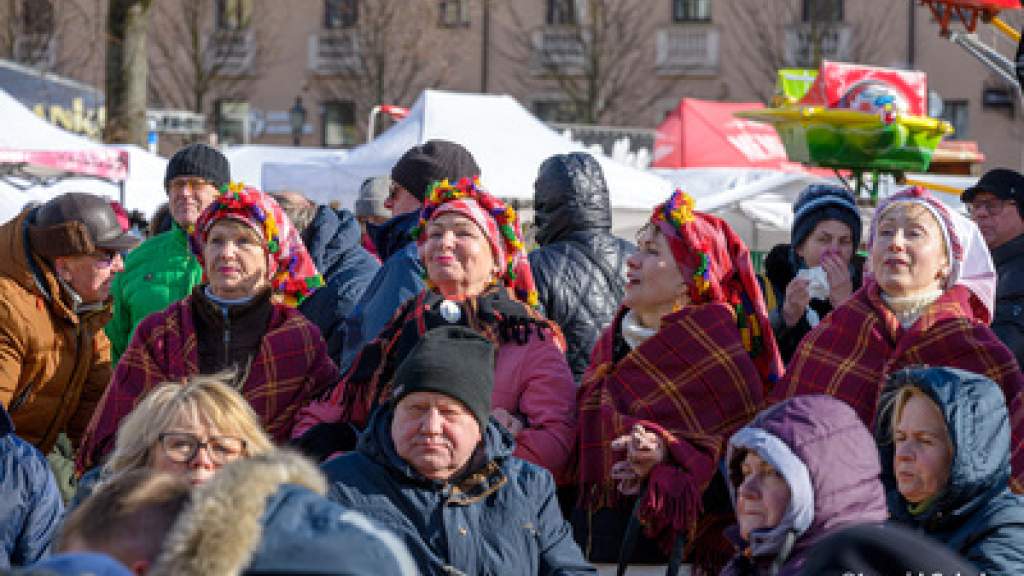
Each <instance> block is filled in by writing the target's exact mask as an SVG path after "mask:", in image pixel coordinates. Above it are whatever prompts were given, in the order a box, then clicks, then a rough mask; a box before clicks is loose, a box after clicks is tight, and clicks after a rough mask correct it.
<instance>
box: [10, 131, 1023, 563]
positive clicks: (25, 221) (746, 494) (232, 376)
mask: <svg viewBox="0 0 1024 576" xmlns="http://www.w3.org/2000/svg"><path fill="white" fill-rule="evenodd" d="M164 186H165V189H166V191H167V194H168V208H167V215H166V216H165V217H160V218H154V221H153V224H152V225H151V226H150V229H151V234H150V236H149V237H148V238H147V239H145V240H144V241H142V242H141V244H140V241H141V240H142V239H141V238H140V237H139V235H138V234H136V233H134V232H132V231H131V230H129V222H128V220H127V219H126V218H125V217H124V214H123V211H120V210H119V208H118V207H117V206H115V205H113V204H112V203H110V202H109V201H107V200H106V199H103V198H100V197H98V196H93V195H90V194H85V193H68V194H64V195H61V196H58V197H56V198H54V199H52V200H50V201H49V202H47V203H45V204H42V205H36V206H29V207H26V208H25V210H24V211H23V212H22V213H21V214H20V215H19V216H18V217H16V218H15V219H13V220H11V221H10V222H7V223H5V224H3V225H0V244H2V245H3V246H5V247H6V250H7V257H6V258H4V259H3V260H2V261H0V511H2V514H0V552H2V553H0V571H8V570H12V571H14V573H16V574H110V575H116V574H154V575H171V574H174V575H178V574H186V575H193V574H194V575H208V574H250V575H257V574H367V573H377V574H402V575H405V574H524V575H525V574H551V575H572V574H598V573H602V574H603V573H612V572H611V571H613V570H615V569H616V568H617V569H618V570H623V569H626V568H629V569H631V570H646V572H643V573H658V574H661V573H665V574H677V573H680V571H681V570H682V567H683V566H684V565H686V566H688V569H689V570H690V573H691V574H727V575H730V576H768V575H780V574H781V575H797V574H815V575H817V574H845V573H863V574H904V573H909V572H913V573H918V572H920V573H925V572H927V573H933V572H936V571H938V572H940V573H943V574H946V573H948V574H953V573H959V574H982V573H984V574H988V575H990V576H991V575H1001V574H1008V575H1009V574H1020V573H1024V506H1022V505H1024V501H1022V500H1021V498H1022V496H1019V495H1018V494H1017V493H1018V492H1021V491H1022V490H1024V373H1022V372H1021V367H1020V366H1021V364H1020V362H1021V360H1022V359H1024V288H1022V286H1024V176H1022V175H1021V174H1019V173H1016V172H1014V171H1011V170H1006V169H996V170H992V171H990V172H989V173H987V174H985V175H984V176H983V177H982V178H981V179H980V180H979V182H978V183H977V184H976V185H975V186H974V187H972V188H970V189H968V190H966V191H965V192H964V193H963V196H962V197H961V199H962V201H963V203H964V205H965V206H966V208H967V210H966V215H964V214H961V213H959V212H958V211H956V210H954V209H952V208H950V207H949V206H948V205H946V204H944V203H943V202H941V201H940V200H939V199H937V198H936V197H934V196H933V195H931V194H930V193H929V192H927V191H925V190H923V189H921V188H913V187H909V188H905V189H902V190H900V191H898V192H896V193H895V194H892V195H891V196H889V197H887V198H886V199H885V200H884V201H883V202H881V203H880V204H879V205H878V206H877V207H876V208H874V210H873V213H872V216H871V218H870V221H869V225H868V226H867V227H866V229H865V223H866V222H867V221H868V219H867V218H864V219H863V220H862V208H861V207H860V206H859V205H858V201H857V199H856V198H855V197H854V196H853V195H852V194H851V193H850V192H849V191H848V190H846V189H845V188H842V187H839V186H833V185H826V184H816V185H813V186H810V187H809V188H807V189H806V190H805V191H804V192H803V193H802V194H801V195H800V197H799V198H798V199H797V201H796V202H795V203H794V206H793V213H794V214H793V227H792V233H791V239H790V240H791V241H790V242H789V243H787V244H783V245H779V246H776V247H775V248H774V249H773V250H771V252H770V253H769V254H768V255H767V257H766V258H765V269H764V272H763V274H759V273H758V271H757V270H756V269H755V267H754V265H753V262H752V259H751V255H750V252H749V250H748V248H747V246H746V245H745V244H744V242H743V241H742V239H741V238H740V237H739V236H738V235H737V234H736V233H735V232H734V231H733V230H732V228H731V227H730V225H729V224H728V223H727V222H725V221H724V220H722V219H720V218H718V217H716V216H713V215H710V214H705V213H702V212H700V211H698V210H696V207H695V203H694V200H693V198H692V197H690V196H689V195H688V194H686V192H685V191H682V190H677V191H675V192H673V193H672V195H671V196H670V197H669V198H667V199H665V200H664V201H663V202H662V203H659V205H657V206H656V207H654V208H653V210H652V213H651V216H650V218H649V220H648V221H647V223H646V224H645V225H644V226H643V227H642V228H641V229H640V231H639V232H638V234H637V236H636V243H635V245H634V244H633V243H630V242H627V241H625V240H622V239H620V238H617V237H615V236H614V235H612V233H611V224H612V211H611V206H610V198H609V192H608V187H607V184H606V183H605V180H604V176H603V174H602V172H601V168H600V165H599V164H598V163H597V162H596V161H595V159H594V158H593V157H591V156H589V155H588V154H585V153H572V154H566V155H558V156H554V157H552V158H549V159H547V160H546V161H545V162H544V163H543V164H542V165H541V167H540V170H539V172H538V175H537V178H536V182H535V197H534V203H533V208H534V221H533V223H532V224H533V231H534V234H533V238H532V239H529V238H527V237H525V236H524V234H523V223H521V222H520V219H519V215H518V213H517V212H516V210H515V209H514V207H513V206H511V205H509V204H507V203H506V202H504V201H502V200H501V199H499V198H496V197H495V196H493V195H492V194H490V193H489V192H488V190H487V182H486V178H485V177H481V174H480V169H479V167H478V165H477V163H476V161H475V159H474V158H473V156H472V154H470V152H469V151H468V150H466V149H465V148H464V147H463V146H461V145H460V144H458V143H455V142H449V141H443V140H431V141H428V142H426V143H424V144H422V145H417V146H415V147H413V148H412V149H410V150H408V151H407V152H406V153H405V154H404V155H403V156H402V157H401V158H400V159H399V160H398V161H397V163H396V164H395V166H394V167H393V169H392V171H391V174H390V177H376V178H371V179H368V180H367V181H366V182H364V183H363V185H362V187H361V190H360V197H359V200H358V201H357V202H356V204H355V213H352V212H349V211H348V210H343V209H336V208H333V207H331V206H324V205H317V204H316V203H314V202H312V201H310V200H309V199H307V198H306V197H304V196H303V195H301V194H299V193H297V192H288V191H286V192H280V193H275V194H268V193H265V192H263V191H261V190H258V189H256V188H253V187H251V186H247V185H245V184H242V183H235V182H232V180H231V171H230V166H229V163H228V161H227V160H226V159H225V158H224V156H223V155H222V154H221V153H220V152H218V151H217V150H215V149H213V148H210V147H208V146H205V145H202V144H192V145H189V146H186V147H185V148H183V149H181V150H179V151H178V152H177V153H176V154H175V155H174V156H173V157H172V158H171V159H170V161H169V162H168V165H167V173H166V178H165V181H164ZM160 230H162V231H160ZM534 244H535V245H534ZM531 247H532V248H533V249H532V250H531V249H530V248H531ZM862 247H863V250H862ZM650 570H654V571H655V572H650Z"/></svg>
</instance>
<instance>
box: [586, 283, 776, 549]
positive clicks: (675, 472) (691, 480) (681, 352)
mask: <svg viewBox="0 0 1024 576" xmlns="http://www.w3.org/2000/svg"><path fill="white" fill-rule="evenodd" d="M624 314H625V309H621V310H620V311H619V314H618V315H617V316H616V318H615V321H614V322H613V323H612V325H611V326H610V327H609V328H608V329H606V330H605V332H604V334H603V335H602V337H601V340H600V341H599V342H598V344H597V346H596V347H595V349H594V353H593V356H592V359H591V364H590V369H589V370H588V371H587V374H586V375H585V376H584V378H583V383H582V385H581V387H580V391H579V394H578V396H577V397H578V399H579V411H580V413H579V426H578V430H579V439H580V440H579V481H580V487H581V492H580V498H581V503H582V504H583V505H584V506H586V507H587V508H589V509H597V508H601V507H607V506H614V505H616V503H617V502H618V499H619V498H622V496H621V495H619V493H618V490H617V489H616V482H615V481H614V480H612V479H611V467H612V464H613V463H614V462H615V461H616V460H620V459H622V458H623V454H622V453H616V452H613V451H612V450H611V448H610V445H611V442H612V440H613V439H615V438H617V437H618V436H621V435H622V434H626V433H628V432H629V431H630V430H631V429H632V427H633V425H634V424H642V425H643V426H644V427H647V428H651V429H654V430H658V431H659V432H660V433H661V435H662V437H663V438H665V439H666V440H667V443H668V450H669V453H670V454H671V457H672V463H671V465H669V464H667V463H666V464H660V465H657V466H655V468H654V469H653V470H652V471H651V475H650V477H649V478H648V489H647V491H646V494H645V495H644V496H643V498H644V502H643V503H642V505H641V509H640V518H641V520H642V521H643V523H644V525H645V526H646V529H647V534H648V536H650V537H652V538H654V537H659V536H665V534H664V533H665V531H666V529H668V530H669V532H668V534H667V536H668V538H667V540H668V541H671V536H672V535H674V534H675V533H677V532H679V531H682V530H685V531H687V534H688V536H689V542H690V543H691V546H693V545H696V542H695V536H696V533H697V532H698V531H699V530H698V526H697V520H698V518H701V512H702V510H701V498H702V495H703V493H704V491H705V489H706V488H707V487H708V485H709V484H710V482H711V480H712V479H713V478H714V476H715V473H716V471H717V469H718V462H719V460H720V459H721V457H722V455H723V454H724V452H725V448H726V442H727V440H728V439H729V437H730V436H731V435H732V433H733V432H735V431H736V430H738V429H739V428H740V427H741V426H743V425H744V424H746V423H747V422H749V421H750V419H751V418H753V417H754V415H755V414H756V413H757V411H758V410H759V409H760V408H761V407H762V405H763V400H764V389H765V386H764V383H763V382H762V380H761V377H760V375H759V373H758V370H757V367H756V366H755V365H754V362H753V361H752V360H751V358H750V355H749V354H748V353H747V351H746V350H745V349H744V347H743V342H742V341H741V339H740V334H739V330H738V329H737V328H736V317H735V316H734V312H733V309H732V307H730V306H728V305H726V304H719V303H711V304H703V305H691V306H685V307H683V309H682V310H681V311H679V312H675V313H672V314H670V315H668V316H665V317H664V318H663V319H662V325H661V329H660V330H658V332H657V333H655V334H654V335H653V336H651V337H650V338H649V339H647V340H646V341H644V342H643V344H641V345H640V346H639V347H637V348H636V349H634V350H631V351H629V352H628V353H626V355H625V356H624V357H622V358H621V359H620V360H618V361H617V362H616V361H615V359H614V356H615V355H614V354H613V348H614V347H615V344H614V342H615V338H616V335H617V334H618V333H619V330H620V325H621V322H622V316H623V315H624ZM712 536H714V537H716V538H717V537H718V536H720V534H714V535H712ZM660 539H661V540H662V541H665V540H666V538H660Z"/></svg>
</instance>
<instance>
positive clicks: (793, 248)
mask: <svg viewBox="0 0 1024 576" xmlns="http://www.w3.org/2000/svg"><path fill="white" fill-rule="evenodd" d="M861 228H862V225H861V219H860V211H859V210H858V209H857V202H856V201H855V200H854V198H853V195H852V194H850V192H849V191H847V190H846V189H845V188H840V187H838V186H828V185H821V184H814V185H812V186H809V187H808V188H807V189H806V190H804V191H803V192H802V193H801V194H800V197H799V198H797V201H796V203H795V204H793V229H792V234H791V237H790V238H791V243H790V244H779V245H778V246H775V247H774V248H772V249H771V251H770V252H768V255H767V256H766V257H765V260H764V267H765V276H766V277H767V278H768V282H769V284H770V286H769V287H766V288H765V296H766V297H767V298H768V302H769V308H770V309H771V310H770V315H769V317H770V318H771V321H772V330H774V331H775V339H776V341H777V342H778V344H779V352H780V353H781V354H782V360H783V361H784V362H789V360H790V358H792V357H793V353H794V352H795V351H796V347H797V345H798V344H799V343H800V340H802V339H803V337H804V336H805V335H806V334H807V333H808V332H810V331H811V328H814V327H815V326H817V325H818V323H819V322H821V319H822V318H824V317H825V316H826V315H828V313H829V312H831V311H832V309H833V308H835V307H836V306H838V305H840V304H842V303H843V302H845V301H846V299H847V298H849V297H850V296H851V295H852V294H853V293H854V292H855V291H856V290H857V289H858V288H860V285H861V277H862V269H863V266H864V258H863V257H861V256H858V255H856V254H855V252H856V251H857V247H858V246H859V245H860V235H861Z"/></svg>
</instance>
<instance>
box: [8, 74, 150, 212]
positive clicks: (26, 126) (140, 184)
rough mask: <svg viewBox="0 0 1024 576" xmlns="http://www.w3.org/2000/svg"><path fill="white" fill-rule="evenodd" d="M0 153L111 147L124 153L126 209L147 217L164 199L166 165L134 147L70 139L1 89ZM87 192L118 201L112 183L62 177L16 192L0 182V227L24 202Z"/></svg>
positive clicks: (106, 149) (72, 135) (107, 148)
mask: <svg viewBox="0 0 1024 576" xmlns="http://www.w3.org/2000/svg"><path fill="white" fill-rule="evenodd" d="M0 124H2V125H3V130H0V149H14V150H25V151H82V152H88V151H95V152H98V153H103V152H109V151H110V150H111V148H113V149H119V150H124V151H127V152H128V156H129V160H128V178H127V180H126V181H125V208H126V209H127V210H140V211H142V212H143V213H144V214H146V215H147V216H148V215H151V214H152V213H153V212H154V211H155V210H156V207H157V206H159V205H160V204H161V203H163V202H165V201H166V200H167V197H166V194H165V193H164V189H163V177H164V167H165V165H166V162H167V161H166V160H164V159H163V158H161V157H159V156H157V155H155V154H150V153H149V152H146V151H145V150H143V149H141V148H139V147H137V146H115V147H108V146H105V145H103V144H100V143H98V142H94V141H92V140H89V139H88V138H85V137H82V136H78V135H77V134H72V133H71V132H68V131H66V130H63V129H61V128H58V127H57V126H54V125H53V124H50V123H49V122H47V121H46V120H43V119H42V118H40V117H38V116H36V115H35V114H34V113H33V112H32V111H31V110H29V109H28V108H26V107H25V106H23V105H22V104H21V103H20V102H18V101H17V100H15V99H14V98H12V97H11V96H10V95H8V94H7V93H6V92H4V91H3V90H0ZM70 191H80V192H91V193H94V194H99V195H102V196H106V197H108V198H110V199H112V200H117V199H118V196H119V193H120V191H119V189H118V187H117V185H116V184H112V183H110V182H104V181H102V180H96V179H92V178H67V179H63V180H60V181H59V182H57V183H56V184H53V185H51V186H42V185H35V186H30V187H27V188H25V189H19V188H17V187H15V186H13V185H11V184H10V183H8V182H3V181H0V222H6V221H7V220H9V219H11V218H12V217H14V216H16V215H17V214H18V212H20V211H21V208H22V207H23V206H24V205H25V203H27V202H30V201H35V202H45V201H46V200H49V199H50V198H53V197H54V196H57V195H59V194H62V193H64V192H70Z"/></svg>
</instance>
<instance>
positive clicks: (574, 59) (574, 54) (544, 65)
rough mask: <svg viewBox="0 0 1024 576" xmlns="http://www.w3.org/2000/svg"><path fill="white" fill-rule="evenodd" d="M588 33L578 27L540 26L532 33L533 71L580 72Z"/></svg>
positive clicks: (584, 68) (585, 57) (584, 67)
mask: <svg viewBox="0 0 1024 576" xmlns="http://www.w3.org/2000/svg"><path fill="white" fill-rule="evenodd" d="M589 40H590V35H589V33H588V32H587V31H586V30H581V29H579V28H574V27H568V28H542V29H540V30H536V31H534V33H533V58H532V61H531V67H532V69H533V71H534V73H540V74H543V73H551V72H556V73H561V74H582V73H583V71H584V70H586V66H587V44H588V43H589Z"/></svg>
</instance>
